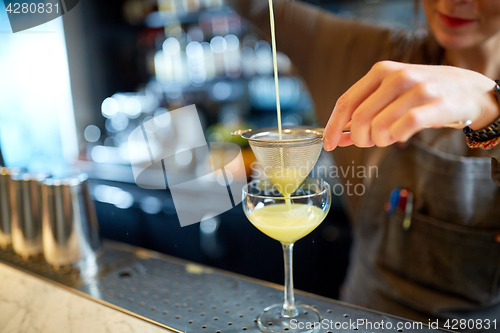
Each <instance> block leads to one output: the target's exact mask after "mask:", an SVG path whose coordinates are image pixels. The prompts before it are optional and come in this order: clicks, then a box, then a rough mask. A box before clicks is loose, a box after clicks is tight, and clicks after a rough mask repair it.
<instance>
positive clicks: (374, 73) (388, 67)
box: [324, 61, 401, 150]
mask: <svg viewBox="0 0 500 333" xmlns="http://www.w3.org/2000/svg"><path fill="white" fill-rule="evenodd" d="M400 66H401V64H398V63H395V62H390V61H383V62H379V63H377V64H375V65H374V66H373V67H372V69H371V70H370V71H369V72H368V73H367V74H366V75H365V76H364V77H363V78H362V79H360V80H359V81H358V82H356V83H355V84H354V85H353V86H352V87H351V88H349V90H347V91H346V92H345V93H344V94H343V95H342V96H341V97H340V98H339V99H338V100H337V104H336V105H335V108H334V110H333V112H332V115H331V116H330V119H329V121H328V124H327V126H326V128H325V133H324V139H325V140H324V141H325V149H326V150H333V149H335V147H337V145H338V144H339V142H340V140H341V139H342V130H343V128H344V126H345V125H346V124H347V123H348V122H349V121H350V120H351V118H352V117H353V113H354V112H355V111H356V110H357V109H358V107H359V106H360V105H361V104H362V103H363V101H365V100H367V99H368V98H370V97H371V95H373V93H374V92H375V91H376V90H377V89H378V88H379V86H380V85H381V83H382V81H383V79H384V78H385V77H386V75H387V74H388V73H389V72H391V71H394V70H395V69H396V68H399V67H400ZM381 98H382V99H381ZM387 100H390V97H389V98H386V97H384V96H382V95H378V98H375V101H376V102H377V103H378V104H377V105H378V107H380V106H385V104H387V103H388V101H387ZM389 102H390V101H389ZM366 105H369V104H366ZM370 112H372V113H373V112H374V111H372V109H371V108H370ZM359 118H361V119H362V120H364V116H361V117H359ZM353 121H354V119H353ZM363 129H364V130H365V131H366V126H365V127H364V128H363ZM356 132H358V133H362V132H361V131H357V130H356V129H355V130H354V136H351V138H352V139H355V141H354V143H355V144H356V145H358V144H359V145H360V146H363V147H368V146H373V142H371V140H369V139H367V137H366V135H364V134H362V135H361V139H360V140H358V137H357V134H356Z"/></svg>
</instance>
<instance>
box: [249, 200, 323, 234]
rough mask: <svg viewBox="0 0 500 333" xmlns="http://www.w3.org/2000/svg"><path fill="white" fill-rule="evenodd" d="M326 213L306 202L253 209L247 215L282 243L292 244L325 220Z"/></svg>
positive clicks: (258, 227) (261, 229)
mask: <svg viewBox="0 0 500 333" xmlns="http://www.w3.org/2000/svg"><path fill="white" fill-rule="evenodd" d="M325 215H326V213H325V212H324V211H323V210H322V209H320V208H318V207H315V206H309V205H306V204H290V205H287V204H275V205H269V206H266V207H263V208H261V209H257V210H254V211H252V212H251V213H250V214H248V215H247V217H248V219H249V220H250V222H252V224H253V225H254V226H255V227H256V228H257V229H259V230H260V231H262V232H263V233H265V234H266V235H268V236H269V237H271V238H274V239H276V240H277V241H279V242H281V243H282V244H292V243H295V241H297V240H299V239H301V238H302V237H304V236H306V235H308V234H309V233H310V232H311V231H313V230H314V229H316V227H317V226H318V225H319V224H320V223H321V222H322V221H323V219H324V218H325Z"/></svg>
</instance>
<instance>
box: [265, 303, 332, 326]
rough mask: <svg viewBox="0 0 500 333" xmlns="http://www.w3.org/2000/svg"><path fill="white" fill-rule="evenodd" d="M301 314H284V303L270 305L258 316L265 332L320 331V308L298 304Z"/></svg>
mask: <svg viewBox="0 0 500 333" xmlns="http://www.w3.org/2000/svg"><path fill="white" fill-rule="evenodd" d="M295 307H296V308H297V310H298V312H299V314H298V315H296V316H294V317H288V318H287V317H284V316H283V315H282V311H283V303H281V304H274V305H271V306H268V307H267V308H265V309H264V311H263V312H262V313H261V314H260V315H259V316H258V317H257V324H258V325H259V328H260V329H261V331H262V332H265V333H299V332H302V333H304V332H307V333H313V332H318V331H319V328H320V325H319V324H320V323H321V319H322V318H321V314H320V313H319V312H318V310H316V309H314V308H312V307H310V306H308V305H300V304H296V305H295Z"/></svg>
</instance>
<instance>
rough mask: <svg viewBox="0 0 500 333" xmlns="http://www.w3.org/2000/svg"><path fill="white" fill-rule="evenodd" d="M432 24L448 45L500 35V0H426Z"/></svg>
mask: <svg viewBox="0 0 500 333" xmlns="http://www.w3.org/2000/svg"><path fill="white" fill-rule="evenodd" d="M423 5H424V11H425V15H426V17H427V22H428V24H429V27H430V28H431V30H432V31H433V33H434V35H435V36H436V38H437V40H438V42H439V43H440V44H441V46H443V47H444V48H445V49H467V48H474V47H480V46H481V45H482V44H484V43H486V42H487V41H488V40H490V39H491V38H492V37H495V38H498V39H500V0H423Z"/></svg>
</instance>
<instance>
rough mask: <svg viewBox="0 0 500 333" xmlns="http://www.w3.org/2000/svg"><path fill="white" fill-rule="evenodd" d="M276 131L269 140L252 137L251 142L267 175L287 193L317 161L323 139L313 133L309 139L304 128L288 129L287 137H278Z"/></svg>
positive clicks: (291, 190) (294, 187)
mask: <svg viewBox="0 0 500 333" xmlns="http://www.w3.org/2000/svg"><path fill="white" fill-rule="evenodd" d="M276 134H277V133H272V134H271V135H269V136H268V137H269V139H268V138H267V137H263V136H259V137H258V139H253V138H252V137H250V138H249V144H250V147H251V148H252V150H253V152H254V154H255V157H256V158H257V160H258V161H259V163H260V164H261V166H262V168H263V170H264V172H265V174H266V175H267V177H268V178H269V179H270V180H271V181H272V182H273V183H274V184H275V185H276V186H277V187H278V189H279V190H280V191H281V192H282V193H283V194H284V195H285V194H291V193H293V192H294V191H295V189H296V188H297V187H298V186H299V185H300V184H301V183H302V181H303V180H304V179H305V178H306V177H307V175H308V174H309V173H310V172H311V170H312V168H313V167H314V165H315V164H316V162H317V161H318V157H319V155H320V153H321V149H322V148H323V140H322V138H321V137H318V136H317V135H312V134H309V136H311V137H309V138H308V137H307V135H308V133H306V132H303V131H297V133H293V132H291V133H290V132H289V133H287V134H286V135H283V139H284V140H276ZM280 186H281V187H283V190H282V189H280V188H279V187H280ZM285 187H288V188H285Z"/></svg>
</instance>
